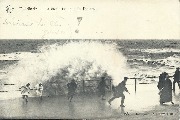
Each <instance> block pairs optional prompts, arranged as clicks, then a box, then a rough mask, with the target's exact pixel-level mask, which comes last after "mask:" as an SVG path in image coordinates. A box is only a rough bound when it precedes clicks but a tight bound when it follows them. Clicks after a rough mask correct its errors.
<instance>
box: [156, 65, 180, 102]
mask: <svg viewBox="0 0 180 120" xmlns="http://www.w3.org/2000/svg"><path fill="white" fill-rule="evenodd" d="M170 77H174V81H173V85H172V82H171V80H170ZM175 83H178V86H179V89H180V71H179V68H176V71H175V74H174V75H173V76H169V75H168V73H166V72H163V73H161V74H160V76H159V82H158V85H157V87H158V89H159V95H160V104H163V103H166V102H171V103H172V104H174V103H173V101H172V90H173V91H174V92H175Z"/></svg>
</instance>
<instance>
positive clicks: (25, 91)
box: [21, 68, 180, 107]
mask: <svg viewBox="0 0 180 120" xmlns="http://www.w3.org/2000/svg"><path fill="white" fill-rule="evenodd" d="M173 77H174V81H173V86H172V82H171V80H170V79H169V78H170V76H169V75H168V73H166V72H163V73H162V74H160V76H159V82H158V85H157V87H158V89H159V91H160V92H159V95H160V104H163V103H165V102H171V103H172V104H174V103H173V101H172V90H173V91H175V83H178V86H179V89H180V71H179V68H176V71H175V74H174V75H173ZM127 80H128V77H124V80H123V81H122V82H121V83H119V84H118V85H117V86H114V85H112V91H113V96H112V98H111V99H109V100H108V103H109V104H110V105H111V102H112V101H113V100H114V99H116V98H120V97H121V105H120V106H121V107H125V106H124V100H125V95H124V92H127V93H129V91H128V89H127V88H126V82H127ZM106 88H107V89H109V87H108V86H107V85H106V79H105V77H101V80H100V82H99V84H98V86H97V90H98V96H99V97H101V99H102V100H105V98H104V97H105V93H106ZM172 88H173V89H172ZM67 89H68V95H67V98H68V100H69V101H70V102H71V101H72V99H73V97H74V95H75V91H76V89H77V84H76V82H75V80H74V79H72V80H71V82H69V83H68V84H67ZM30 90H31V89H30V84H29V83H28V84H27V85H25V86H22V87H21V94H22V97H23V99H25V101H26V102H28V100H27V98H28V95H29V92H30ZM35 90H36V93H37V95H38V96H40V97H41V99H42V92H43V85H42V83H39V84H38V85H36V86H35ZM129 94H130V93H129Z"/></svg>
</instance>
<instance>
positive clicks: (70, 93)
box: [67, 79, 77, 102]
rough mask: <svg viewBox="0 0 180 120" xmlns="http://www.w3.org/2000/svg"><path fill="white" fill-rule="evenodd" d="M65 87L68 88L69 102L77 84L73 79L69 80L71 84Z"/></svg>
mask: <svg viewBox="0 0 180 120" xmlns="http://www.w3.org/2000/svg"><path fill="white" fill-rule="evenodd" d="M67 87H68V100H69V101H70V102H71V100H72V98H73V97H74V94H75V91H76V88H77V84H76V82H75V80H74V79H73V80H71V82H70V83H68V84H67Z"/></svg>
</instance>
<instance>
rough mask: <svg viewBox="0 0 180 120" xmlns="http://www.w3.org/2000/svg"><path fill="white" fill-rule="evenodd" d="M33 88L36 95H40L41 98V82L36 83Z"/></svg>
mask: <svg viewBox="0 0 180 120" xmlns="http://www.w3.org/2000/svg"><path fill="white" fill-rule="evenodd" d="M35 89H36V94H37V95H38V96H40V98H41V99H42V93H43V85H42V83H39V84H37V85H36V87H35Z"/></svg>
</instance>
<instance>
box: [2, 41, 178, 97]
mask: <svg viewBox="0 0 180 120" xmlns="http://www.w3.org/2000/svg"><path fill="white" fill-rule="evenodd" d="M0 48H1V49H0V80H1V81H0V84H1V85H0V90H1V91H4V93H3V92H1V93H0V94H1V99H5V98H6V99H7V98H13V97H17V95H14V94H10V95H8V96H7V93H14V91H16V92H17V91H18V89H19V87H20V86H22V85H25V84H27V83H30V84H31V85H32V86H34V85H35V84H37V83H40V82H41V83H43V84H44V86H45V91H46V92H45V93H46V94H48V95H49V94H50V95H52V94H56V95H63V94H66V92H67V90H66V84H67V83H68V82H69V81H70V80H71V79H72V78H73V79H75V80H76V81H77V82H79V85H80V86H79V89H78V91H79V92H81V91H82V88H81V81H82V80H86V81H88V80H99V79H100V77H101V76H103V75H106V76H107V78H109V79H112V84H114V85H117V84H118V83H119V82H121V81H122V80H123V77H129V78H139V79H137V80H138V83H139V84H152V83H157V81H158V76H159V74H161V73H162V72H167V73H169V75H170V76H172V75H173V74H174V71H175V69H176V67H179V66H180V41H178V40H177V41H175V40H109V39H108V40H1V41H0ZM128 83H129V84H134V81H133V80H129V82H128ZM8 84H9V85H8ZM88 84H93V85H94V84H97V83H88ZM93 85H92V86H93ZM94 86H96V85H94ZM95 88H96V87H94V88H92V91H93V89H95ZM53 89H58V90H56V91H55V92H54V90H53ZM90 91H91V90H90ZM94 91H95V90H94ZM3 94H6V95H5V97H3Z"/></svg>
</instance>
